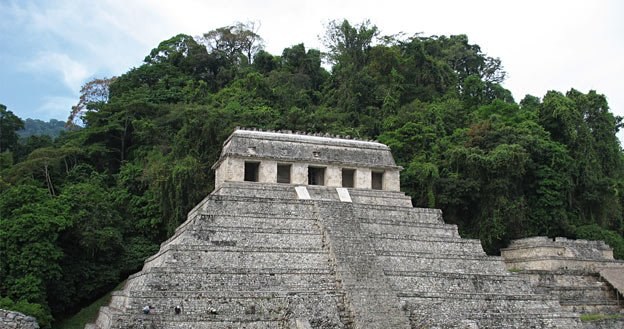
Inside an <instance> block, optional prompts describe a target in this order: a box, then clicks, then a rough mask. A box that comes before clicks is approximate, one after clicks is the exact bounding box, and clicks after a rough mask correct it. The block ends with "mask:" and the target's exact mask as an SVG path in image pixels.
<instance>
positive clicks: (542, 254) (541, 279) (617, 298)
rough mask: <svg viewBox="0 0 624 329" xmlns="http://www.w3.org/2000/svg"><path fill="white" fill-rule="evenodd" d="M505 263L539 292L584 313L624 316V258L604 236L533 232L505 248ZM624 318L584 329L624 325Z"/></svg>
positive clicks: (502, 253)
mask: <svg viewBox="0 0 624 329" xmlns="http://www.w3.org/2000/svg"><path fill="white" fill-rule="evenodd" d="M501 255H502V257H503V259H504V260H505V264H506V266H507V267H508V268H509V269H510V270H513V271H514V272H519V274H520V275H523V276H527V277H529V278H530V280H531V282H532V284H533V286H534V287H535V288H536V289H537V290H538V291H540V292H542V293H546V294H551V295H553V296H555V297H556V298H558V299H559V302H560V304H561V305H562V307H563V308H564V309H566V310H568V311H572V312H579V313H588V314H589V313H591V314H593V313H599V314H607V315H608V314H622V315H623V316H624V301H621V298H622V292H624V262H623V261H618V260H614V259H613V250H612V249H611V248H610V247H609V246H608V245H607V244H606V243H604V242H603V241H588V240H570V239H566V238H554V239H551V238H548V237H532V238H526V239H520V240H515V241H512V242H511V244H510V245H509V247H508V248H506V249H502V250H501ZM623 327H624V319H619V320H603V321H599V322H595V323H587V324H585V328H587V329H589V328H623Z"/></svg>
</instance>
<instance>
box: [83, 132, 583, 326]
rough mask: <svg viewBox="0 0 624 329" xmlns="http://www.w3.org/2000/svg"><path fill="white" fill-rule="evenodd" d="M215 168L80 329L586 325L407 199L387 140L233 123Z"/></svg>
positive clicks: (438, 215) (433, 212)
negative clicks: (195, 200)
mask: <svg viewBox="0 0 624 329" xmlns="http://www.w3.org/2000/svg"><path fill="white" fill-rule="evenodd" d="M213 169H215V170H216V184H215V186H216V187H215V190H214V191H213V192H212V193H211V194H210V195H209V196H207V197H206V198H205V199H204V200H203V201H201V202H200V203H199V204H198V205H197V206H196V207H195V208H194V209H193V210H191V211H190V212H189V214H188V219H187V220H186V222H184V223H183V224H182V225H181V226H180V227H178V228H177V230H176V232H175V234H174V235H173V236H172V237H171V238H169V239H168V240H167V241H165V242H163V243H162V245H161V248H160V250H159V251H158V253H157V254H155V255H153V256H151V257H150V258H148V259H147V260H146V261H145V264H144V266H143V269H142V271H140V272H138V273H136V274H134V275H132V276H131V277H130V278H129V279H128V281H127V283H126V285H125V287H124V289H123V290H122V291H118V292H115V293H114V294H113V297H112V300H111V303H110V305H108V306H106V307H103V308H102V309H101V310H100V313H99V316H98V319H97V321H96V323H94V324H90V325H88V326H87V328H97V329H109V328H115V329H117V328H137V329H138V328H176V329H190V328H193V329H204V328H205V329H208V328H219V329H222V328H249V329H251V328H253V329H273V328H275V329H278V328H279V329H282V328H283V329H290V328H292V329H295V328H297V329H307V328H310V329H311V328H323V329H325V328H327V329H329V328H344V329H364V328H367V329H368V328H370V329H382V328H383V329H389V328H393V329H394V328H397V329H402V328H404V329H408V328H566V329H567V328H581V326H580V322H579V320H578V314H577V313H573V312H570V311H566V310H563V309H562V308H561V305H560V304H559V300H558V299H557V298H555V297H553V296H551V295H547V294H540V293H538V292H537V291H536V290H535V289H534V288H533V287H532V285H531V282H530V279H529V278H528V277H522V276H518V275H514V274H512V273H510V272H508V271H507V269H506V268H505V265H504V264H503V262H502V260H501V258H500V257H490V256H487V255H486V254H485V253H484V252H483V249H482V248H481V244H480V242H479V241H477V240H469V239H462V238H461V237H460V236H459V234H458V232H457V227H456V226H455V225H448V224H445V223H444V222H443V220H442V212H441V211H440V210H438V209H425V208H414V207H412V204H411V200H410V198H409V197H408V196H406V195H405V194H403V193H402V192H400V190H399V172H400V170H401V168H400V167H399V166H397V165H396V164H395V162H394V160H393V158H392V155H391V152H390V149H389V148H388V147H387V146H385V145H383V144H380V143H377V142H372V141H360V140H354V139H348V138H338V137H335V136H329V135H306V134H301V133H289V132H286V133H285V132H264V131H257V130H242V129H237V130H235V131H234V132H233V134H232V135H231V136H230V137H229V138H228V140H227V141H226V142H225V143H224V148H223V152H222V154H221V158H220V159H219V161H218V162H217V163H216V164H215V165H214V166H213ZM146 305H151V306H152V309H151V310H150V312H149V314H143V312H142V309H143V307H144V306H146ZM178 305H179V306H180V312H179V314H178V313H177V312H176V311H175V310H174V307H175V306H178Z"/></svg>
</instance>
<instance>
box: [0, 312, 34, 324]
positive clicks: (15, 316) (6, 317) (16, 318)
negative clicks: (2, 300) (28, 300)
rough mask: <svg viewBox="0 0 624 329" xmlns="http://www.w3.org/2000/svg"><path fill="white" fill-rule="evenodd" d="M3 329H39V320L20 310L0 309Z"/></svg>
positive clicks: (0, 321)
mask: <svg viewBox="0 0 624 329" xmlns="http://www.w3.org/2000/svg"><path fill="white" fill-rule="evenodd" d="M0 328H1V329H39V324H37V320H36V319H35V318H33V317H32V316H27V315H24V314H22V313H19V312H14V311H7V310H3V309H0Z"/></svg>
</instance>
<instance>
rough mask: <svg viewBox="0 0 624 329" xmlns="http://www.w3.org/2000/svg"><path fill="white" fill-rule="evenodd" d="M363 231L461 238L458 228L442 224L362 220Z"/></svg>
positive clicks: (391, 234) (410, 235) (406, 235)
mask: <svg viewBox="0 0 624 329" xmlns="http://www.w3.org/2000/svg"><path fill="white" fill-rule="evenodd" d="M360 226H361V227H362V230H364V231H365V232H367V233H369V234H378V235H389V236H405V237H423V236H426V237H448V238H459V233H457V226H455V225H446V224H440V223H420V222H413V221H409V222H408V221H394V222H393V221H382V220H369V219H360Z"/></svg>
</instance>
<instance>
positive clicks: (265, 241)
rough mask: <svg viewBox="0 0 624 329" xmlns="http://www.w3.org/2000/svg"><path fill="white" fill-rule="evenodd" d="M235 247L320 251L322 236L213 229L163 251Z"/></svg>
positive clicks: (187, 235) (193, 234) (188, 236)
mask: <svg viewBox="0 0 624 329" xmlns="http://www.w3.org/2000/svg"><path fill="white" fill-rule="evenodd" d="M200 244H204V245H206V246H217V247H232V248H234V249H247V248H250V249H262V248H264V249H269V248H270V249H275V250H277V249H284V250H288V249H293V250H306V249H310V250H313V249H319V248H321V247H322V245H323V242H322V235H321V234H320V232H319V231H308V232H305V231H301V230H298V231H295V230H278V229H257V230H252V229H245V230H235V229H231V228H220V227H214V228H213V229H211V230H187V232H185V233H184V234H180V235H178V237H177V238H176V239H174V240H172V241H170V242H168V243H167V244H166V245H162V246H161V248H164V249H166V248H168V247H169V246H170V245H200Z"/></svg>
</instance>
